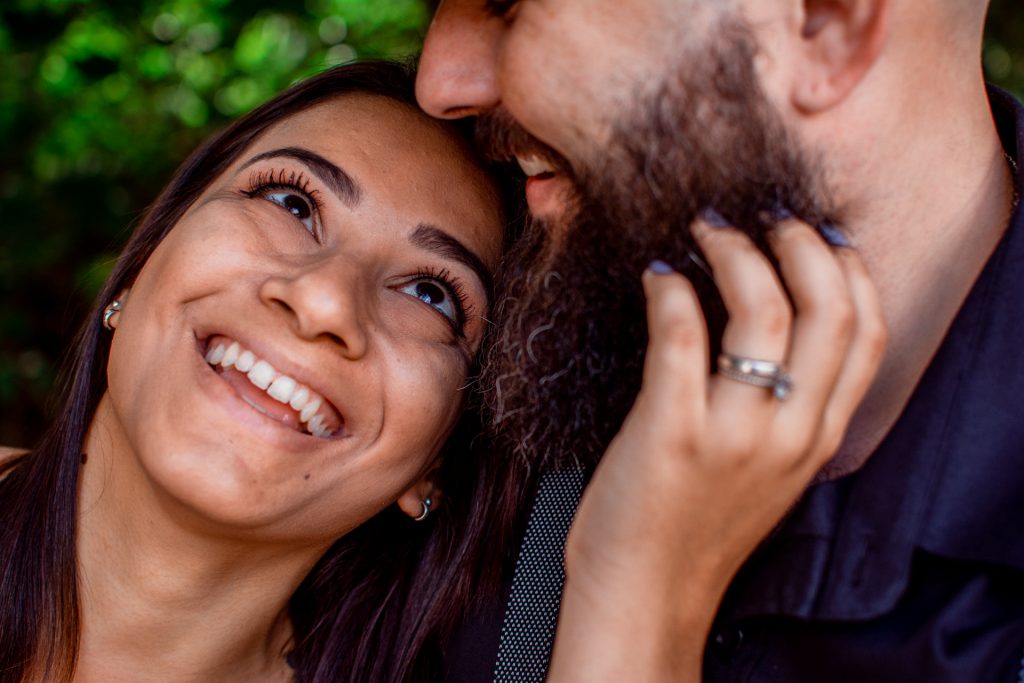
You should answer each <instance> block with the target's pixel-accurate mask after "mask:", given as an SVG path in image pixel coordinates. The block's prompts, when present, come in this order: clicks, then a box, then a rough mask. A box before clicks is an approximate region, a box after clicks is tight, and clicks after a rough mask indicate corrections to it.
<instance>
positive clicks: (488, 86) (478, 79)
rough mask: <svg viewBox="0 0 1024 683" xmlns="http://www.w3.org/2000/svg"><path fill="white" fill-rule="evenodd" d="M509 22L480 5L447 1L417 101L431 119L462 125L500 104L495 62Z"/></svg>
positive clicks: (424, 61) (423, 62) (428, 44)
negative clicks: (462, 120)
mask: <svg viewBox="0 0 1024 683" xmlns="http://www.w3.org/2000/svg"><path fill="white" fill-rule="evenodd" d="M504 28H505V25H504V22H503V21H502V20H501V19H500V18H497V17H493V16H491V15H489V14H488V13H487V12H486V10H485V9H484V3H483V2H481V0H443V1H442V2H441V5H440V7H438V9H437V12H436V14H435V15H434V21H433V23H431V25H430V30H429V31H428V32H427V37H426V41H425V42H424V44H423V54H422V56H421V57H420V63H419V70H418V76H417V77H416V98H417V99H418V100H419V103H420V106H421V107H423V110H424V111H426V112H427V113H428V114H430V115H432V116H435V117H437V118H445V119H457V118H461V117H464V116H475V115H477V114H479V113H481V112H482V111H487V110H489V109H493V108H494V107H496V106H497V105H498V103H499V102H500V101H501V93H500V91H499V89H498V81H497V77H496V75H495V60H496V57H497V51H498V44H499V41H500V40H501V33H502V31H503V30H504Z"/></svg>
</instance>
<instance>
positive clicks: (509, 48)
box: [417, 0, 722, 218]
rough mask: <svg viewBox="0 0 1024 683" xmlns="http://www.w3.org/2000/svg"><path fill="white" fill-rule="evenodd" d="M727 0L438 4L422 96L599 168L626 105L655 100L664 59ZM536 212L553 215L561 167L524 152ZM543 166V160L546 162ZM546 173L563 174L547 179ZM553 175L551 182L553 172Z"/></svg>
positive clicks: (430, 106)
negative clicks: (495, 120) (494, 118)
mask: <svg viewBox="0 0 1024 683" xmlns="http://www.w3.org/2000/svg"><path fill="white" fill-rule="evenodd" d="M721 6H722V5H721V4H720V3H713V4H711V3H704V2H701V1H700V0H635V1H632V2H624V1H623V0H518V1H511V2H510V1H508V0H490V1H488V0H443V1H442V2H441V5H440V7H439V8H438V11H437V14H436V16H435V18H434V22H433V24H432V26H431V29H430V32H429V33H428V35H427V40H426V44H425V46H424V51H423V57H422V59H421V62H420V76H419V80H418V83H417V95H418V97H419V100H420V104H421V105H422V106H423V107H424V109H426V111H427V112H429V113H431V114H433V115H434V116H438V117H442V118H457V117H462V116H472V115H479V114H485V113H488V112H492V111H495V110H502V111H504V112H507V114H508V115H510V116H511V118H512V119H514V121H515V122H517V123H518V124H519V125H520V126H522V127H523V128H524V129H525V130H526V131H527V132H529V133H530V134H531V135H532V136H534V137H535V138H537V139H538V140H539V141H541V142H542V143H544V144H545V145H546V146H548V147H549V148H550V149H551V150H552V151H553V152H554V153H557V155H559V156H561V157H563V158H564V159H565V160H567V164H566V165H568V166H571V167H572V168H573V169H576V170H579V169H580V168H581V167H583V166H591V167H592V166H595V165H597V164H598V163H599V159H600V157H601V155H602V152H603V150H604V148H605V146H606V144H607V143H608V141H609V140H610V138H611V136H612V131H613V128H614V126H615V125H616V123H617V121H618V119H619V116H620V114H621V113H622V112H624V111H628V110H630V109H632V108H633V107H632V105H633V103H635V101H636V100H637V99H638V98H643V97H645V96H649V95H651V94H652V93H653V92H654V91H655V90H656V89H657V88H658V87H659V85H660V83H661V82H662V80H663V78H664V75H665V70H666V65H667V64H675V63H677V62H678V60H679V55H680V50H681V48H683V47H684V46H686V45H687V44H690V43H696V42H700V41H699V38H700V36H702V35H703V34H704V33H705V32H706V30H707V28H708V26H709V25H710V24H711V22H712V20H713V19H714V18H715V16H716V15H719V14H720V13H721V9H720V7H721ZM520 161H521V162H524V161H525V162H526V163H524V164H523V166H524V170H525V171H526V172H527V175H529V176H532V177H533V180H531V182H530V183H528V189H527V200H528V201H529V204H530V208H531V211H532V213H533V214H534V215H536V216H540V217H545V218H553V217H555V216H557V215H558V213H559V211H560V209H561V208H564V207H562V206H560V204H561V203H562V202H564V200H565V198H566V196H567V194H568V191H569V189H570V188H569V187H568V185H567V184H566V182H565V180H564V177H560V176H561V174H560V173H558V171H561V170H562V169H560V168H559V165H558V164H557V163H551V161H552V160H551V159H545V158H544V157H543V156H541V155H537V157H535V158H532V159H531V158H527V159H520ZM545 162H547V163H545ZM551 171H556V173H554V174H552V173H551ZM552 176H554V177H552Z"/></svg>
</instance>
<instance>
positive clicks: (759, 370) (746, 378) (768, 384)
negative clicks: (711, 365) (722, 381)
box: [718, 353, 793, 401]
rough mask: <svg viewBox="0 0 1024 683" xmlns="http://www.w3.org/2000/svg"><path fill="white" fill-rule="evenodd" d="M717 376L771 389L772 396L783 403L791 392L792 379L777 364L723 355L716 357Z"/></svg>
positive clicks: (727, 354) (728, 354)
mask: <svg viewBox="0 0 1024 683" xmlns="http://www.w3.org/2000/svg"><path fill="white" fill-rule="evenodd" d="M718 374H719V375H721V376H722V377H728V378H729V379H732V380H736V381H737V382H743V383H744V384H752V385H753V386H755V387H764V388H765V389H771V391H772V396H774V397H775V398H776V399H777V400H779V401H785V400H786V399H787V398H789V394H790V393H791V392H792V391H793V378H792V377H790V376H789V375H788V374H786V371H785V370H784V369H783V368H782V366H781V365H780V364H779V363H774V362H772V361H770V360H757V359H756V358H747V357H745V356H735V355H733V354H731V353H723V354H720V355H719V356H718Z"/></svg>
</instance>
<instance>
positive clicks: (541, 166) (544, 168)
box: [516, 156, 555, 177]
mask: <svg viewBox="0 0 1024 683" xmlns="http://www.w3.org/2000/svg"><path fill="white" fill-rule="evenodd" d="M516 161H518V162H519V168H521V169H523V173H525V174H526V175H527V176H531V177H532V176H536V175H541V174H543V173H554V171H555V169H554V168H552V166H551V164H549V163H548V162H546V161H544V160H543V159H541V158H540V157H536V156H530V157H526V158H525V159H524V158H522V157H516Z"/></svg>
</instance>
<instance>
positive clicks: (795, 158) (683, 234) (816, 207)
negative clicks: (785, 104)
mask: <svg viewBox="0 0 1024 683" xmlns="http://www.w3.org/2000/svg"><path fill="white" fill-rule="evenodd" d="M754 55H755V48H754V43H753V41H752V39H751V37H750V34H749V32H748V31H747V30H746V29H745V28H744V27H743V26H741V25H739V24H735V23H728V24H724V25H723V26H722V27H721V30H720V32H719V37H718V39H717V40H715V41H714V44H713V45H711V46H708V47H705V49H703V50H702V51H701V52H700V53H699V55H695V54H691V55H690V58H689V59H688V60H687V64H686V65H685V68H684V67H680V68H677V69H676V70H675V72H674V73H673V74H672V77H671V79H670V80H667V81H666V82H665V84H664V85H663V86H662V87H661V88H660V90H659V92H658V93H657V95H656V96H655V97H653V98H650V99H649V100H647V101H646V102H645V103H643V104H641V105H640V106H639V107H638V108H637V109H636V110H635V111H634V112H632V114H631V115H629V116H626V117H625V118H624V119H623V121H624V124H623V125H621V126H620V127H619V128H618V129H617V131H616V133H615V135H614V137H613V142H612V144H611V145H610V146H609V147H608V148H606V149H604V150H601V153H602V159H601V161H600V163H594V164H590V167H589V168H588V169H587V170H584V171H583V172H582V173H581V174H580V175H579V177H578V178H577V186H578V188H579V194H580V198H581V199H580V204H579V210H578V214H577V216H576V218H575V220H574V221H573V225H572V226H571V227H570V228H569V230H568V234H565V233H564V232H563V231H564V227H563V228H562V230H558V231H555V232H561V233H563V237H562V238H560V239H559V242H560V244H558V245H557V246H555V245H553V244H552V242H551V240H550V239H549V238H548V237H547V236H548V234H550V232H552V231H550V230H547V229H545V226H543V225H539V224H535V225H532V226H530V227H529V228H528V230H527V231H526V234H525V235H524V236H523V238H522V239H521V240H520V241H519V243H518V244H517V245H516V246H515V247H514V248H513V250H512V252H511V253H510V254H508V256H507V257H506V260H505V263H504V266H503V268H502V272H501V273H500V274H499V293H502V294H504V300H503V301H502V303H501V304H500V305H499V307H498V308H497V310H496V312H495V315H496V324H497V327H496V333H495V335H494V338H493V343H492V346H491V348H490V352H489V354H488V355H487V357H486V359H485V363H484V369H483V376H482V380H483V381H482V386H483V387H484V388H485V392H486V396H485V406H486V408H487V413H488V416H489V423H490V429H491V431H492V432H493V434H494V437H495V439H496V442H497V445H498V447H501V448H505V449H507V450H508V451H509V452H510V453H512V454H513V455H514V456H515V457H520V458H525V459H526V461H527V462H528V463H530V464H531V466H539V468H544V467H548V466H554V465H559V464H565V463H568V462H573V461H575V462H583V463H589V462H592V461H594V460H595V459H596V458H598V457H599V456H600V454H601V453H602V452H603V451H604V449H605V448H606V447H607V445H608V443H609V442H610V440H611V439H612V437H613V436H614V435H615V433H616V432H617V431H618V429H619V427H620V426H621V424H622V421H623V419H624V418H625V416H626V414H627V412H628V411H629V408H630V406H631V405H632V403H633V401H634V400H635V398H636V395H637V392H638V391H639V388H640V382H641V378H642V369H643V360H644V353H645V349H646V346H647V329H646V316H645V299H644V294H643V290H642V287H641V281H640V275H641V274H642V272H643V270H644V269H645V268H646V267H647V265H648V264H649V263H650V262H651V261H652V260H653V259H661V260H664V261H667V262H669V263H670V264H672V265H673V266H674V267H675V268H677V269H678V270H679V271H680V272H682V273H684V274H686V275H687V276H688V277H689V278H690V279H691V280H692V281H693V283H694V285H695V287H696V289H697V292H698V295H699V296H700V298H701V302H702V305H703V307H704V312H705V316H706V319H707V324H708V331H709V336H710V338H711V346H712V349H711V358H715V357H717V354H718V350H719V345H720V340H721V332H722V329H723V327H724V325H725V322H726V317H727V316H726V313H725V311H724V307H723V306H722V303H721V300H720V298H719V296H718V294H717V290H716V288H715V286H714V283H713V281H712V280H711V278H710V276H709V274H707V273H705V272H704V271H703V269H702V266H701V265H700V264H701V263H702V259H701V258H700V256H699V252H698V250H697V249H696V246H695V244H694V242H693V239H692V237H691V235H690V232H689V226H690V224H691V223H692V222H693V220H694V219H695V218H696V217H697V216H698V215H699V213H700V212H701V211H702V210H703V209H705V208H707V207H714V208H715V209H716V210H717V211H718V212H719V213H721V214H722V215H724V216H725V217H726V218H728V219H729V221H730V222H731V223H732V224H733V225H736V226H738V227H740V228H741V229H742V230H744V231H745V232H746V233H747V234H749V235H751V236H752V237H753V238H754V240H755V242H756V243H757V244H758V245H760V246H761V247H762V249H765V248H766V245H765V235H766V233H767V231H768V230H769V229H770V228H771V216H772V215H773V214H776V213H777V212H778V210H779V207H787V208H788V209H789V210H790V211H792V212H793V213H794V214H795V215H797V216H799V217H801V218H803V219H804V220H806V221H807V222H809V223H811V224H812V225H816V224H819V223H821V222H823V221H825V220H832V221H836V219H837V216H835V215H834V211H832V210H831V207H830V206H829V203H828V202H827V201H826V200H825V194H824V192H823V186H824V183H823V181H822V179H821V177H820V174H819V173H818V172H817V168H816V165H815V164H813V163H811V161H810V160H809V159H808V158H807V156H806V155H805V154H804V153H802V152H801V150H800V148H799V146H798V145H797V144H796V142H795V141H794V139H793V136H792V135H790V134H789V132H788V131H787V129H786V128H785V126H784V125H783V124H782V122H781V121H780V119H779V116H778V114H777V113H776V111H775V110H774V109H773V108H772V106H771V105H770V103H769V102H768V101H767V99H766V98H765V97H764V95H763V94H762V93H761V91H760V88H759V85H758V79H757V76H756V73H755V68H754ZM560 227H561V226H560Z"/></svg>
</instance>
